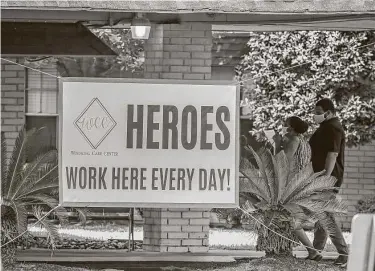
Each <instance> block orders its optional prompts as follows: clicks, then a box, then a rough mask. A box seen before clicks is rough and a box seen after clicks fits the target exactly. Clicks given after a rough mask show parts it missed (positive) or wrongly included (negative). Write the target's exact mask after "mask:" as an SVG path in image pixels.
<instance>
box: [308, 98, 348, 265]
mask: <svg viewBox="0 0 375 271" xmlns="http://www.w3.org/2000/svg"><path fill="white" fill-rule="evenodd" d="M314 121H315V122H316V123H318V124H320V127H319V128H318V129H317V130H316V131H315V133H314V134H313V135H312V137H311V139H310V142H309V143H310V146H311V152H312V153H311V154H312V157H311V160H312V165H313V169H314V172H320V171H323V170H325V172H326V174H327V175H328V176H334V177H336V179H337V182H336V184H335V187H337V191H336V193H337V192H338V189H339V188H340V186H341V184H342V182H343V178H344V155H345V133H344V129H343V127H342V125H341V123H340V121H339V119H338V118H337V117H336V115H335V106H334V104H333V102H332V101H331V100H330V99H322V100H320V101H318V102H317V103H316V106H315V115H314ZM327 216H328V219H329V220H331V221H332V222H333V223H332V224H334V225H335V226H334V227H333V229H332V230H331V232H330V238H331V240H332V243H333V244H334V245H335V247H336V249H337V252H338V253H339V254H344V255H348V247H347V245H346V242H345V239H344V237H343V235H342V232H341V229H340V228H339V226H338V225H337V223H336V221H335V218H334V216H333V215H332V214H328V213H327ZM327 238H328V234H327V232H326V231H325V230H324V229H323V228H322V227H321V226H320V225H319V222H318V223H317V225H316V230H315V236H314V242H313V244H314V248H316V249H317V250H319V251H322V250H323V249H324V247H325V245H326V242H327ZM344 255H340V256H339V257H338V258H337V259H336V261H335V264H336V265H341V266H343V267H345V266H346V263H347V261H348V256H344Z"/></svg>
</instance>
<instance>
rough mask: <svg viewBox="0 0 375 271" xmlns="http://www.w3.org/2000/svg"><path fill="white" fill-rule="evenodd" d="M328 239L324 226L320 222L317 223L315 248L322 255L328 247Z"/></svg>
mask: <svg viewBox="0 0 375 271" xmlns="http://www.w3.org/2000/svg"><path fill="white" fill-rule="evenodd" d="M327 239H328V234H327V232H326V231H325V229H324V228H323V226H322V225H321V224H320V222H319V221H318V222H316V223H315V232H314V241H313V246H314V248H316V249H317V250H318V251H319V252H320V253H322V250H323V249H324V247H325V246H326V243H327Z"/></svg>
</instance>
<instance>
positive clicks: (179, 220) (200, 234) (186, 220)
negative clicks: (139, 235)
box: [143, 209, 210, 252]
mask: <svg viewBox="0 0 375 271" xmlns="http://www.w3.org/2000/svg"><path fill="white" fill-rule="evenodd" d="M143 218H144V221H145V223H144V226H143V232H144V240H143V249H144V250H146V251H160V252H205V251H207V250H208V235H209V222H210V212H209V211H208V210H206V209H157V210H155V209H145V210H144V211H143Z"/></svg>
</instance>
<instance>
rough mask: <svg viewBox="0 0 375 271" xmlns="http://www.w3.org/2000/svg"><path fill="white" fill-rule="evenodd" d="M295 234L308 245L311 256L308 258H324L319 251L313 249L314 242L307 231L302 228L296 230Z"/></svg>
mask: <svg viewBox="0 0 375 271" xmlns="http://www.w3.org/2000/svg"><path fill="white" fill-rule="evenodd" d="M294 234H295V235H296V236H297V237H298V239H299V241H300V242H301V243H302V244H303V245H304V246H305V247H306V249H307V251H308V253H309V256H308V257H307V259H310V260H321V259H322V256H321V254H320V253H319V252H318V251H316V250H314V249H311V248H313V244H312V243H311V241H310V239H309V238H308V237H307V235H306V232H305V231H304V230H303V229H302V228H300V229H296V230H294Z"/></svg>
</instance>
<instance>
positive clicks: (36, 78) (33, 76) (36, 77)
mask: <svg viewBox="0 0 375 271" xmlns="http://www.w3.org/2000/svg"><path fill="white" fill-rule="evenodd" d="M41 78H42V76H41V73H40V72H37V71H34V70H30V69H28V70H27V87H28V88H29V89H40V88H41V87H42V80H41Z"/></svg>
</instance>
